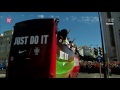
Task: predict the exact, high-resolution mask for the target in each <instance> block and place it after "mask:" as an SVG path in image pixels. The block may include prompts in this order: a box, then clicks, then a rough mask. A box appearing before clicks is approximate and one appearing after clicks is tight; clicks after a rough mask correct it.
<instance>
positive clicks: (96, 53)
mask: <svg viewBox="0 0 120 90" xmlns="http://www.w3.org/2000/svg"><path fill="white" fill-rule="evenodd" d="M94 55H96V56H97V55H98V49H96V48H94Z"/></svg>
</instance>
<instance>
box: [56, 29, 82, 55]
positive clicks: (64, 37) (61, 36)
mask: <svg viewBox="0 0 120 90" xmlns="http://www.w3.org/2000/svg"><path fill="white" fill-rule="evenodd" d="M69 32H70V31H68V30H67V29H62V30H60V31H58V32H57V39H58V41H59V42H60V43H62V44H64V45H66V46H67V47H68V48H69V49H70V50H72V51H73V53H75V54H76V55H78V56H80V55H79V52H78V49H77V45H76V44H74V43H73V42H74V40H75V39H74V40H70V39H69V38H68V33H69Z"/></svg>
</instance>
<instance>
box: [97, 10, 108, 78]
mask: <svg viewBox="0 0 120 90" xmlns="http://www.w3.org/2000/svg"><path fill="white" fill-rule="evenodd" d="M98 17H99V24H100V34H101V42H102V51H103V67H104V78H107V75H106V67H105V65H106V63H105V56H104V44H103V34H102V26H101V19H100V12H98Z"/></svg>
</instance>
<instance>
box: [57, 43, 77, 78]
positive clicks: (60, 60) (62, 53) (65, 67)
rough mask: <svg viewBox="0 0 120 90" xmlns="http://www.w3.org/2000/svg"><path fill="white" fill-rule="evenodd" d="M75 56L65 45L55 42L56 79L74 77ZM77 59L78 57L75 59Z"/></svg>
mask: <svg viewBox="0 0 120 90" xmlns="http://www.w3.org/2000/svg"><path fill="white" fill-rule="evenodd" d="M75 57H76V55H75V54H74V53H73V51H72V50H70V49H69V48H68V47H67V46H66V45H63V44H61V43H60V42H59V41H57V57H56V58H57V67H56V68H57V78H69V77H70V78H74V77H76V76H75V75H74V74H76V73H77V72H76V58H75ZM77 59H78V57H77ZM78 60H79V59H78Z"/></svg>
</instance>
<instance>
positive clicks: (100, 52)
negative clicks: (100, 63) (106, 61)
mask: <svg viewBox="0 0 120 90" xmlns="http://www.w3.org/2000/svg"><path fill="white" fill-rule="evenodd" d="M99 54H100V55H103V52H102V48H100V47H99Z"/></svg>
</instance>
